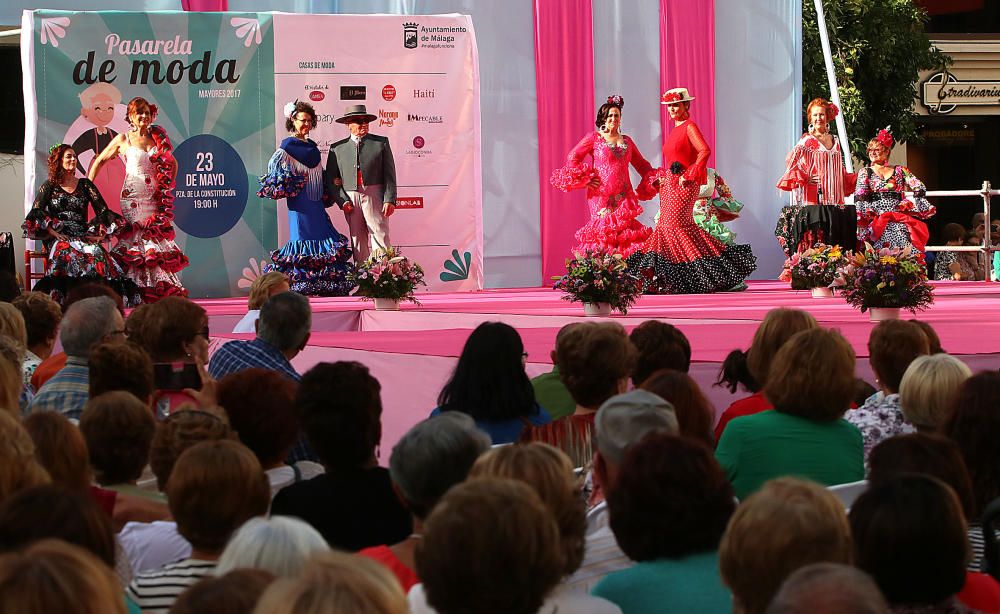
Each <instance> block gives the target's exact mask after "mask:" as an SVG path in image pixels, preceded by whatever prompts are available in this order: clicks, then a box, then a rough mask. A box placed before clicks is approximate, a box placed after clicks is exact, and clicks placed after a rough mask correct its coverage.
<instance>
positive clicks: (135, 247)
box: [88, 97, 188, 303]
mask: <svg viewBox="0 0 1000 614" xmlns="http://www.w3.org/2000/svg"><path fill="white" fill-rule="evenodd" d="M127 114H128V121H129V124H130V125H131V129H130V130H129V131H128V132H125V133H122V134H119V135H118V136H116V137H115V138H114V139H112V141H111V144H109V145H108V146H107V147H106V148H105V149H104V151H102V152H101V154H100V155H99V156H98V157H97V158H95V160H94V163H93V164H91V166H90V172H89V173H88V175H89V176H90V177H91V178H93V177H96V176H97V174H98V173H99V172H100V170H101V167H102V166H103V165H104V164H105V163H106V162H107V161H108V160H111V159H112V158H114V157H115V156H118V155H124V156H125V183H124V185H122V196H121V206H122V215H123V216H125V219H126V220H127V222H128V224H127V227H126V228H125V230H124V231H123V232H122V234H121V238H120V240H119V242H118V244H117V245H116V246H115V247H114V250H113V253H114V255H115V257H116V258H118V260H119V262H121V263H122V265H123V266H124V267H125V272H126V274H127V275H128V276H129V278H130V279H131V280H132V281H134V282H135V283H136V285H137V286H139V289H140V290H141V292H142V298H143V301H145V302H147V303H152V302H155V301H158V300H159V299H161V298H163V297H164V296H187V290H185V289H184V286H183V285H181V281H180V279H179V278H178V277H177V273H179V272H180V271H181V270H182V269H183V268H184V267H186V266H187V265H188V258H187V256H185V255H184V252H182V251H181V250H180V248H179V247H177V243H175V242H174V226H173V221H174V213H173V211H174V205H173V202H174V180H175V178H176V176H177V160H176V159H175V158H174V156H173V153H172V150H173V147H172V146H171V144H170V139H169V138H168V137H167V132H166V131H165V130H164V129H163V128H162V127H160V126H155V125H153V120H154V119H156V105H153V104H150V103H149V102H148V101H146V99H145V98H138V97H137V98H133V99H132V100H131V101H129V103H128V109H127Z"/></svg>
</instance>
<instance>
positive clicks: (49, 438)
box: [22, 411, 114, 516]
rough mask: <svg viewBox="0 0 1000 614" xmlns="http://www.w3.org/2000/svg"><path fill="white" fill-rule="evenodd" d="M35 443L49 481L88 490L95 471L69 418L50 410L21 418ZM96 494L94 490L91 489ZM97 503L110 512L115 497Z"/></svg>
mask: <svg viewBox="0 0 1000 614" xmlns="http://www.w3.org/2000/svg"><path fill="white" fill-rule="evenodd" d="M22 424H23V425H24V428H25V430H27V431H28V434H29V435H31V441H32V442H33V443H34V444H35V459H36V460H38V463H39V464H40V465H41V466H42V467H44V468H45V471H47V472H48V474H49V477H50V478H52V483H53V484H57V485H59V486H62V487H64V488H67V489H69V490H72V491H73V492H76V493H80V494H84V495H86V494H88V493H90V490H91V483H92V482H93V480H94V474H93V472H92V471H91V469H90V461H89V458H88V451H87V442H86V440H85V439H84V437H83V434H81V433H80V429H78V428H77V427H76V425H74V424H73V423H72V422H70V421H69V418H67V417H66V416H64V415H62V414H57V413H55V412H51V411H43V412H39V413H37V414H31V415H30V416H28V417H27V418H25V419H24V421H23V422H22ZM91 494H92V496H95V495H94V493H91ZM96 498H97V500H98V502H99V503H104V504H105V505H106V507H104V510H105V511H106V512H107V513H108V516H110V515H111V514H112V513H113V511H114V505H113V504H114V498H113V497H112V498H111V500H110V502H104V501H102V499H101V496H100V495H96Z"/></svg>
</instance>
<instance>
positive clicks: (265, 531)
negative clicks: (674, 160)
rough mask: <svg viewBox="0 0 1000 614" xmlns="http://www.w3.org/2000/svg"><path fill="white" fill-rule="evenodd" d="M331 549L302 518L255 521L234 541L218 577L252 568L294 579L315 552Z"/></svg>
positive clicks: (239, 531) (226, 552) (225, 551)
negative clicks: (233, 571)
mask: <svg viewBox="0 0 1000 614" xmlns="http://www.w3.org/2000/svg"><path fill="white" fill-rule="evenodd" d="M329 549H330V546H328V545H327V543H326V540H324V539H323V536H322V535H320V534H319V531H317V530H316V529H314V528H312V527H311V526H309V524H307V523H305V522H303V521H301V520H299V519H298V518H292V517H289V516H272V517H270V518H251V519H250V520H248V521H246V523H244V525H243V526H242V527H240V528H239V530H238V531H236V533H234V534H233V536H232V537H231V538H230V540H229V543H228V544H227V545H226V549H225V550H224V551H223V552H222V556H221V557H220V558H219V565H218V566H217V567H216V568H215V575H217V576H222V575H225V574H226V573H228V572H230V571H232V570H234V569H241V568H250V569H263V570H264V571H269V572H271V573H273V574H274V575H276V576H278V577H279V578H294V577H296V576H298V575H299V572H301V571H302V568H303V567H305V564H306V561H307V560H308V559H309V557H310V556H312V554H313V553H315V552H324V551H326V550H329Z"/></svg>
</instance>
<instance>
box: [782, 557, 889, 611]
mask: <svg viewBox="0 0 1000 614" xmlns="http://www.w3.org/2000/svg"><path fill="white" fill-rule="evenodd" d="M842 612H851V613H852V614H889V604H888V603H886V602H885V597H883V596H882V593H881V592H880V591H879V589H878V586H877V585H876V584H875V581H874V580H872V578H871V576H869V575H868V574H866V573H865V572H863V571H861V570H860V569H858V568H856V567H851V566H850V565H844V564H842V563H813V564H812V565H806V566H805V567H802V568H800V569H799V570H798V571H796V572H795V573H793V574H792V575H790V576H788V579H787V580H785V583H784V584H782V585H781V590H779V591H778V594H777V595H775V596H774V601H772V602H771V605H770V606H768V608H767V614H841V613H842Z"/></svg>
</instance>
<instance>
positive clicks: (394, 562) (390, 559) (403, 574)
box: [358, 546, 420, 593]
mask: <svg viewBox="0 0 1000 614" xmlns="http://www.w3.org/2000/svg"><path fill="white" fill-rule="evenodd" d="M358 555H360V556H364V557H368V558H370V559H372V560H373V561H378V562H379V563H381V564H382V565H384V566H386V567H387V568H388V569H389V571H391V572H392V573H393V575H395V576H396V578H397V579H398V580H399V583H400V584H401V585H402V586H403V592H404V593H409V592H410V589H411V588H413V585H414V584H419V583H420V578H418V577H417V572H415V571H413V570H412V569H410V568H409V567H407V566H406V565H404V564H403V562H402V561H400V560H399V559H398V558H397V557H396V555H395V553H393V551H392V550H391V549H390V548H389V546H372V547H371V548H365V549H364V550H361V551H359V552H358Z"/></svg>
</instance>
